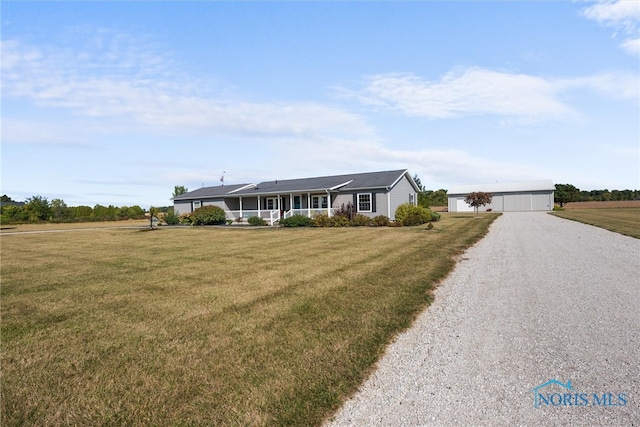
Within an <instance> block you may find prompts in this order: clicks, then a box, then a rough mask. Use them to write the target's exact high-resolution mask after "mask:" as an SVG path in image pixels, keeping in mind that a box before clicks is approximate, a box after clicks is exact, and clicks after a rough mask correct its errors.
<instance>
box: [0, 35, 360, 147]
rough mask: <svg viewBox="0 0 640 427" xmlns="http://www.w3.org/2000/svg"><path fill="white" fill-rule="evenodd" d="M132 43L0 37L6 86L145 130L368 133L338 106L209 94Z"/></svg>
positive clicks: (10, 91)
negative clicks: (51, 42) (76, 44)
mask: <svg viewBox="0 0 640 427" xmlns="http://www.w3.org/2000/svg"><path fill="white" fill-rule="evenodd" d="M127 43H128V44H127ZM129 44H135V43H134V41H130V40H129V41H127V40H126V39H125V40H122V39H121V38H116V40H115V41H114V42H113V43H107V42H105V41H104V40H103V41H101V42H100V43H94V45H95V46H102V45H104V46H105V50H104V51H103V52H100V51H97V52H96V51H88V52H84V51H74V52H71V51H65V50H64V49H56V48H40V49H36V48H33V47H31V46H28V45H24V44H23V43H20V42H18V41H13V40H10V41H3V42H2V56H3V62H2V72H3V77H2V85H3V92H4V93H6V94H7V95H9V96H13V97H20V98H27V99H30V100H32V101H33V102H34V103H35V104H36V105H38V106H41V107H62V108H65V109H68V110H70V111H72V112H73V113H74V114H76V115H80V116H85V117H94V118H117V119H118V120H119V121H120V123H121V125H124V124H129V125H135V126H138V127H139V128H141V129H144V130H145V132H149V131H154V130H155V131H157V132H162V133H166V132H167V131H180V132H184V131H188V132H192V133H193V132H197V133H207V134H216V133H218V134H232V135H250V136H256V135H263V136H299V135H314V134H328V135H331V134H333V133H338V134H346V135H360V134H365V135H371V133H372V130H371V128H370V127H369V126H368V125H367V124H366V123H365V121H364V120H362V119H361V118H360V117H359V116H357V115H356V114H353V113H350V112H347V111H344V110H342V109H339V108H334V107H330V106H325V105H321V104H317V103H313V102H291V103H283V102H253V101H246V100H242V99H238V98H237V97H232V96H228V95H214V94H211V92H212V90H211V89H210V88H209V87H206V85H204V84H194V83H191V82H190V79H186V78H183V77H180V76H179V74H178V73H172V72H171V71H163V72H160V71H159V70H165V69H169V70H171V68H172V65H171V64H167V66H166V67H162V66H160V65H159V64H161V63H162V62H163V61H167V60H166V58H163V57H161V56H158V57H154V56H153V55H152V54H151V53H149V52H148V51H146V53H144V54H143V55H140V56H139V57H138V56H137V53H138V52H140V51H145V49H144V48H143V47H136V46H134V47H131V46H129ZM120 53H122V54H120Z"/></svg>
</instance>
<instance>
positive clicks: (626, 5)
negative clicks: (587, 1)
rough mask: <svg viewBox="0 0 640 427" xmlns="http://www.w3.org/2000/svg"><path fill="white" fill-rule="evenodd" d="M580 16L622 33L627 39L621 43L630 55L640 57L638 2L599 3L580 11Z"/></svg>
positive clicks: (639, 3) (632, 0)
mask: <svg viewBox="0 0 640 427" xmlns="http://www.w3.org/2000/svg"><path fill="white" fill-rule="evenodd" d="M581 14H582V16H584V17H585V18H587V19H591V20H593V21H596V22H599V23H600V24H602V25H605V26H607V27H612V28H614V29H615V30H619V31H622V32H623V33H624V34H626V36H627V37H629V38H628V39H627V40H625V41H624V42H622V43H621V45H620V46H621V47H622V49H623V50H624V51H625V52H627V53H629V54H631V55H640V41H639V40H640V39H638V36H639V35H640V34H639V33H640V1H638V0H617V1H601V2H598V3H596V4H594V5H592V6H589V7H587V8H585V9H583V10H582V11H581Z"/></svg>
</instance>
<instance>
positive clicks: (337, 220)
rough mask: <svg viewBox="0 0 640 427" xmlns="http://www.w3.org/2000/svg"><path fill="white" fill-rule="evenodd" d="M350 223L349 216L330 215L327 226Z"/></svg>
mask: <svg viewBox="0 0 640 427" xmlns="http://www.w3.org/2000/svg"><path fill="white" fill-rule="evenodd" d="M350 225H351V222H350V221H349V218H347V217H345V216H332V217H331V218H329V227H348V226H350Z"/></svg>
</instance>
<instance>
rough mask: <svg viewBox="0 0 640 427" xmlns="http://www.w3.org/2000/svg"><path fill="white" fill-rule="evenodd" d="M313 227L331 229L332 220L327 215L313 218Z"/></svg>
mask: <svg viewBox="0 0 640 427" xmlns="http://www.w3.org/2000/svg"><path fill="white" fill-rule="evenodd" d="M313 225H314V226H316V227H330V226H331V218H329V216H328V215H327V214H318V215H316V216H314V217H313Z"/></svg>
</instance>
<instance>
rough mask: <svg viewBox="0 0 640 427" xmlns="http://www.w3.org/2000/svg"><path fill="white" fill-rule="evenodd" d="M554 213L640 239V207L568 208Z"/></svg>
mask: <svg viewBox="0 0 640 427" xmlns="http://www.w3.org/2000/svg"><path fill="white" fill-rule="evenodd" d="M552 215H555V216H558V217H560V218H566V219H571V220H574V221H579V222H583V223H585V224H590V225H595V226H596V227H600V228H604V229H607V230H611V231H615V232H616V233H620V234H626V235H627V236H632V237H635V238H636V239H640V208H603V209H600V208H596V209H567V210H564V211H557V212H553V213H552Z"/></svg>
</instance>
